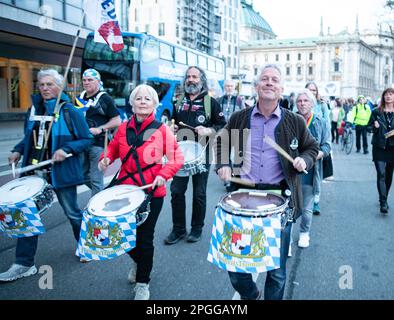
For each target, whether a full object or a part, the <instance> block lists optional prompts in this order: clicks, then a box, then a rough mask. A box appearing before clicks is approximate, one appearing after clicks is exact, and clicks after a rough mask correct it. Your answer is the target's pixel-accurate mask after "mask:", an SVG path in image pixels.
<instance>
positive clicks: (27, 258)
mask: <svg viewBox="0 0 394 320" xmlns="http://www.w3.org/2000/svg"><path fill="white" fill-rule="evenodd" d="M55 192H56V195H57V198H58V200H59V203H60V205H61V206H62V208H63V211H64V213H65V215H66V216H67V218H68V219H69V220H70V223H71V227H72V230H73V233H74V238H75V240H77V241H78V240H79V232H80V230H81V223H82V211H81V209H79V207H78V202H77V186H72V187H67V188H59V189H55ZM37 245H38V236H33V237H25V238H18V240H17V243H16V253H15V256H16V259H15V263H17V264H20V265H23V266H25V267H31V266H33V265H34V256H35V254H36V251H37Z"/></svg>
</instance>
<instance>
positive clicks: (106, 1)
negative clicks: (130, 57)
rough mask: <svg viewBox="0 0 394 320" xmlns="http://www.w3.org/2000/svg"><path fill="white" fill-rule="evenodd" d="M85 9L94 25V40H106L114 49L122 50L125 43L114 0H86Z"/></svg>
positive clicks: (116, 50)
mask: <svg viewBox="0 0 394 320" xmlns="http://www.w3.org/2000/svg"><path fill="white" fill-rule="evenodd" d="M84 11H85V14H86V17H87V18H88V19H89V21H90V22H91V23H92V24H93V26H94V30H95V31H94V41H96V42H103V40H104V41H105V42H106V43H107V44H108V45H109V46H110V48H111V50H112V51H114V52H118V51H121V50H122V49H123V48H124V44H123V37H122V31H121V30H120V26H119V22H118V20H117V18H116V12H115V4H114V0H84Z"/></svg>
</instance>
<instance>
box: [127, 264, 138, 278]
mask: <svg viewBox="0 0 394 320" xmlns="http://www.w3.org/2000/svg"><path fill="white" fill-rule="evenodd" d="M136 278H137V264H136V263H135V261H134V260H133V259H131V268H130V271H129V274H128V276H127V280H129V282H130V283H135V281H136Z"/></svg>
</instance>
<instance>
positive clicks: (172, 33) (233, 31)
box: [129, 0, 242, 78]
mask: <svg viewBox="0 0 394 320" xmlns="http://www.w3.org/2000/svg"><path fill="white" fill-rule="evenodd" d="M241 12H242V10H241V1H240V0H222V1H219V0H137V1H131V5H130V14H129V17H130V21H129V26H130V27H129V30H130V31H132V32H147V33H149V34H151V35H153V36H156V37H159V38H162V39H164V40H166V41H169V42H171V43H174V44H179V45H184V46H186V47H189V48H192V49H196V50H199V51H202V52H206V53H208V54H211V55H213V56H215V57H219V58H222V59H223V60H224V61H225V65H226V77H227V78H231V77H233V76H234V75H237V74H238V71H239V63H238V60H239V29H240V21H241V20H240V19H241Z"/></svg>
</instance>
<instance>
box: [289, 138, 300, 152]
mask: <svg viewBox="0 0 394 320" xmlns="http://www.w3.org/2000/svg"><path fill="white" fill-rule="evenodd" d="M297 148H298V140H297V138H293V140H291V143H290V149H291V150H297Z"/></svg>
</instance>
